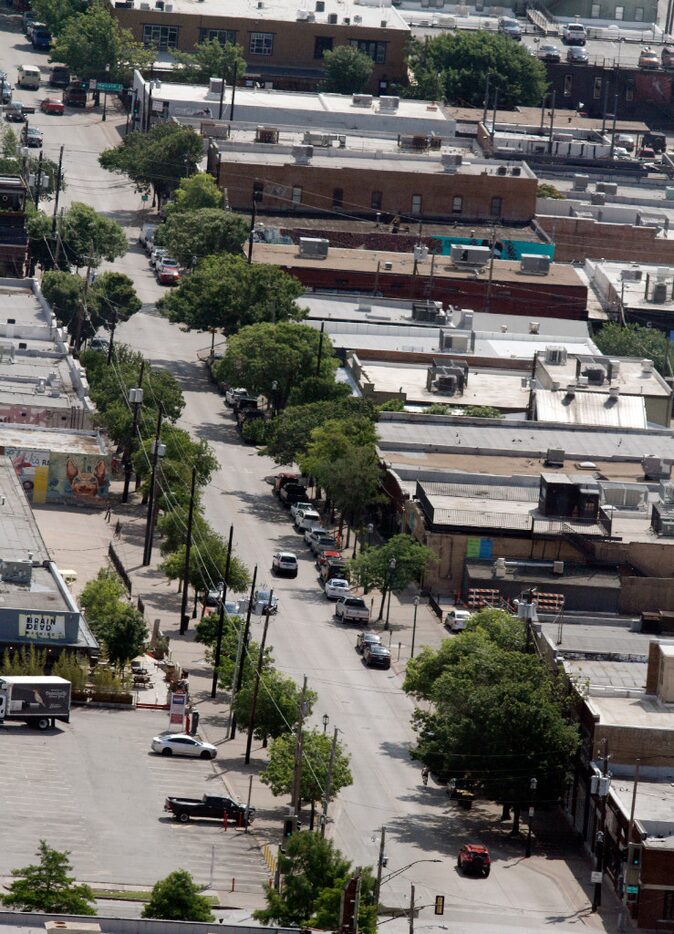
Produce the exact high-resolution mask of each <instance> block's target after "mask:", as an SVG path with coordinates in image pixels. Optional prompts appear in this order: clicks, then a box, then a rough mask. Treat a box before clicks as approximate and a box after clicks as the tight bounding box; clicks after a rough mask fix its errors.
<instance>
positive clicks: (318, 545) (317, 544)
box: [306, 529, 338, 555]
mask: <svg viewBox="0 0 674 934" xmlns="http://www.w3.org/2000/svg"><path fill="white" fill-rule="evenodd" d="M306 543H307V545H308V546H309V549H310V550H311V552H312V554H314V555H317V554H318V553H319V552H321V551H325V550H326V549H328V550H334V551H337V550H338V549H337V539H336V538H335V536H334V535H332V534H331V533H330V532H326V531H324V530H323V531H321V532H318V533H316V530H315V529H313V530H312V534H311V535H309V537H308V538H307V539H306Z"/></svg>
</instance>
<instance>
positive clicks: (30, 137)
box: [21, 126, 43, 149]
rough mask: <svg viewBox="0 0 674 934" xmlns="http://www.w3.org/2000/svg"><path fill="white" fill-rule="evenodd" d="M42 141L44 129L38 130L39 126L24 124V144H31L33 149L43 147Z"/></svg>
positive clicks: (22, 133)
mask: <svg viewBox="0 0 674 934" xmlns="http://www.w3.org/2000/svg"><path fill="white" fill-rule="evenodd" d="M42 141H43V136H42V131H41V130H38V128H37V127H35V126H24V128H23V129H22V130H21V142H22V143H23V145H24V146H29V147H30V148H31V149H41V148H42Z"/></svg>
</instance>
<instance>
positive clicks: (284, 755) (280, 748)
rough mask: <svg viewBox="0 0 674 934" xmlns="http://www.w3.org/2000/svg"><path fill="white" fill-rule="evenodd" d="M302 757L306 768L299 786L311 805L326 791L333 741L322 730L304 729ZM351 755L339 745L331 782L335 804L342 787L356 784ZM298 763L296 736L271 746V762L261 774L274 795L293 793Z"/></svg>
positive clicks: (332, 797)
mask: <svg viewBox="0 0 674 934" xmlns="http://www.w3.org/2000/svg"><path fill="white" fill-rule="evenodd" d="M303 736H304V738H303V746H302V755H303V758H304V767H303V769H302V781H301V785H300V798H301V800H302V801H309V802H310V803H311V804H312V805H313V804H315V802H316V801H320V800H322V798H323V796H324V794H325V789H326V788H327V779H328V764H329V762H330V753H331V750H332V739H331V738H330V737H329V736H326V735H325V734H324V733H323V732H322V731H319V730H305V731H304V734H303ZM349 759H350V756H349V755H348V753H346V752H345V751H344V748H343V747H342V744H341V743H339V742H338V743H337V751H336V754H335V761H334V765H333V769H332V781H331V783H330V795H329V798H330V801H333V800H334V799H335V798H336V797H337V795H338V794H339V792H340V791H341V790H342V788H346V787H347V786H348V785H352V784H353V777H352V775H351V769H350V768H349ZM294 762H295V737H294V735H293V734H291V733H284V734H283V735H281V736H278V737H277V738H276V739H275V740H274V741H273V742H272V744H271V746H270V750H269V762H268V764H267V767H266V768H265V770H264V771H263V772H262V774H261V775H260V781H262V782H264V784H265V785H269V787H270V788H271V791H272V794H273V795H275V796H276V797H278V796H279V795H288V794H290V792H291V790H292V784H293V775H294Z"/></svg>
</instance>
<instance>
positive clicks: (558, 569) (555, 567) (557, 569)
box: [552, 561, 564, 576]
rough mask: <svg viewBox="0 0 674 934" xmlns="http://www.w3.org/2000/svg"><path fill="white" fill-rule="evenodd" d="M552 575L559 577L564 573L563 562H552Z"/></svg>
mask: <svg viewBox="0 0 674 934" xmlns="http://www.w3.org/2000/svg"><path fill="white" fill-rule="evenodd" d="M552 573H553V574H557V575H559V576H561V575H562V574H563V573H564V562H563V561H553V562H552Z"/></svg>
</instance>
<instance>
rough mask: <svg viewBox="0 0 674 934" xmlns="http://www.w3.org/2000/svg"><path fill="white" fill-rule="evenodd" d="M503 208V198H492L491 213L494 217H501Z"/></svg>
mask: <svg viewBox="0 0 674 934" xmlns="http://www.w3.org/2000/svg"><path fill="white" fill-rule="evenodd" d="M502 209H503V198H492V199H491V207H490V208H489V213H490V214H491V216H492V217H500V216H501V213H502Z"/></svg>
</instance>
